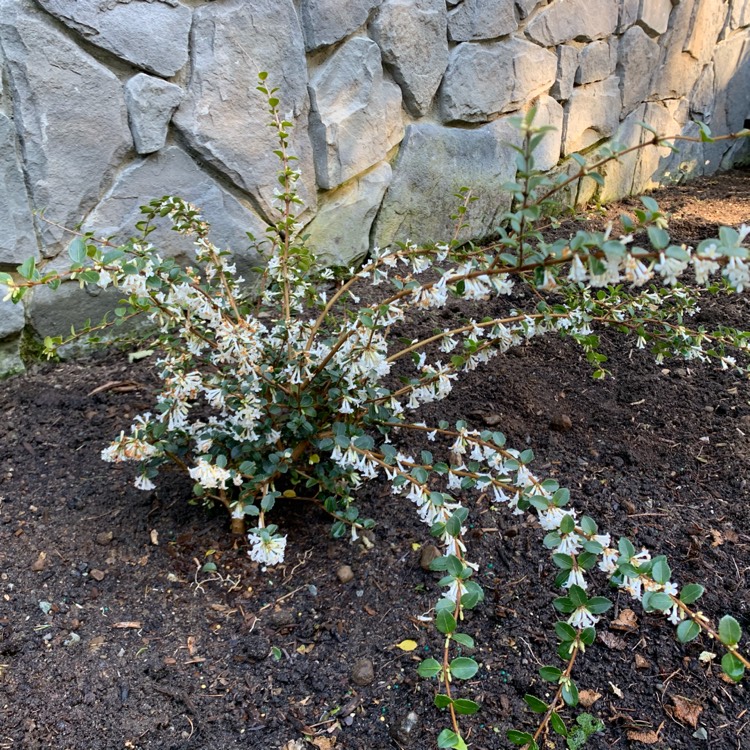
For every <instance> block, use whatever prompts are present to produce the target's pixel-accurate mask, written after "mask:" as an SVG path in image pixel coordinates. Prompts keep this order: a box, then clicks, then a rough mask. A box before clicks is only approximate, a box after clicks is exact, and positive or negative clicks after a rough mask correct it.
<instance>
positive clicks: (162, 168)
mask: <svg viewBox="0 0 750 750" xmlns="http://www.w3.org/2000/svg"><path fill="white" fill-rule="evenodd" d="M167 194H169V195H177V196H179V197H181V198H184V199H185V200H188V201H190V202H191V203H193V204H195V205H196V206H198V207H199V208H200V210H201V213H202V215H203V217H204V218H205V219H206V221H208V223H209V224H210V225H211V235H210V237H211V240H212V242H213V243H214V244H215V245H217V246H218V247H221V248H225V249H230V250H232V251H233V252H234V253H235V255H236V256H237V257H238V260H239V261H240V265H243V263H242V261H243V260H244V265H245V266H248V265H252V264H253V263H254V262H255V261H256V259H257V256H256V254H255V252H249V251H248V246H249V244H250V242H249V240H248V238H247V236H246V234H245V233H246V232H251V233H252V234H253V235H254V236H255V237H256V238H258V239H262V238H263V236H264V232H265V227H266V225H265V224H264V223H263V222H262V221H261V220H260V219H259V218H258V216H257V215H255V214H254V213H253V212H252V211H250V210H249V209H248V208H247V207H245V206H243V205H242V204H241V203H240V202H239V201H238V200H237V199H236V198H234V196H232V195H231V194H230V193H229V192H228V191H227V190H226V188H224V187H222V186H221V185H220V184H219V183H218V182H217V181H216V180H214V179H213V178H212V177H210V176H209V175H207V174H206V173H205V172H203V171H201V170H200V169H199V168H198V167H197V166H196V164H195V162H194V161H193V160H192V159H190V157H189V156H188V155H187V154H186V153H185V152H184V151H183V150H182V149H181V148H180V147H179V146H169V147H168V148H165V149H164V150H162V151H160V152H159V153H158V154H153V155H151V156H149V157H147V158H145V159H140V160H139V161H137V162H135V163H134V164H133V165H132V166H130V167H127V168H126V169H125V170H123V171H122V172H121V173H120V175H119V176H118V178H117V181H116V182H115V184H114V185H113V186H112V189H111V190H110V191H109V192H108V193H107V194H106V195H105V196H104V198H103V199H102V201H101V202H100V203H99V205H98V206H97V207H96V208H95V209H94V211H92V213H91V215H90V216H89V217H88V220H87V222H86V227H87V228H90V229H91V230H92V231H96V233H97V235H104V236H109V235H113V236H114V237H115V238H116V239H117V240H125V239H127V238H128V237H130V236H132V234H133V233H134V226H135V222H136V221H139V219H140V217H141V214H140V211H139V209H138V207H139V206H141V205H143V204H144V203H148V202H149V201H150V200H153V199H154V198H160V197H161V196H163V195H167ZM149 240H150V241H151V242H152V243H153V244H154V245H156V246H157V247H159V248H160V249H163V250H164V251H165V252H167V253H169V254H170V255H183V256H186V257H192V254H193V251H192V243H191V240H190V238H189V237H185V236H183V235H180V234H177V233H176V232H173V231H171V229H170V224H169V222H168V221H164V222H162V223H160V224H159V226H158V228H157V229H156V230H155V231H154V232H153V233H152V234H151V235H150V236H149ZM241 270H245V269H241Z"/></svg>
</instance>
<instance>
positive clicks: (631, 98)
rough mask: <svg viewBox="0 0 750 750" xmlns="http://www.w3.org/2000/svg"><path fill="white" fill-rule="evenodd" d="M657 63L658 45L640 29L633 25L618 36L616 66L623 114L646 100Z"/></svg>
mask: <svg viewBox="0 0 750 750" xmlns="http://www.w3.org/2000/svg"><path fill="white" fill-rule="evenodd" d="M658 60H659V45H658V44H657V42H656V41H654V40H653V39H651V37H649V35H648V34H646V32H645V31H644V30H643V29H642V28H641V27H640V26H633V27H631V28H630V29H628V30H627V31H626V32H625V33H624V34H623V35H622V38H621V40H620V50H619V65H620V70H621V74H620V75H621V78H620V80H621V85H622V111H623V114H627V113H628V112H630V111H631V110H632V109H633V107H636V106H637V105H638V104H640V103H641V102H642V101H645V99H647V98H648V96H649V94H650V93H651V79H652V77H653V75H654V70H655V68H656V64H657V61H658Z"/></svg>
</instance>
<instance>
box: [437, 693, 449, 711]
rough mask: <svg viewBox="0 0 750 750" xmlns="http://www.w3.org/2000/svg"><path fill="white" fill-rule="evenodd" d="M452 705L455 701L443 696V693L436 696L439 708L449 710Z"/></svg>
mask: <svg viewBox="0 0 750 750" xmlns="http://www.w3.org/2000/svg"><path fill="white" fill-rule="evenodd" d="M452 703H453V701H452V700H451V699H450V698H449V697H448V696H447V695H443V693H438V694H437V695H436V696H435V705H436V706H437V707H438V708H448V706H450V705H451V704H452Z"/></svg>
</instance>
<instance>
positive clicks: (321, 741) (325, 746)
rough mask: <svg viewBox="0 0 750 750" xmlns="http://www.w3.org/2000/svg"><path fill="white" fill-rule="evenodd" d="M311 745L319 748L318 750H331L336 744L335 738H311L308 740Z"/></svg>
mask: <svg viewBox="0 0 750 750" xmlns="http://www.w3.org/2000/svg"><path fill="white" fill-rule="evenodd" d="M309 742H310V744H311V745H314V746H315V747H317V748H319V750H331V748H332V747H333V746H334V745H335V744H336V738H335V737H312V738H311V739H310V740H309Z"/></svg>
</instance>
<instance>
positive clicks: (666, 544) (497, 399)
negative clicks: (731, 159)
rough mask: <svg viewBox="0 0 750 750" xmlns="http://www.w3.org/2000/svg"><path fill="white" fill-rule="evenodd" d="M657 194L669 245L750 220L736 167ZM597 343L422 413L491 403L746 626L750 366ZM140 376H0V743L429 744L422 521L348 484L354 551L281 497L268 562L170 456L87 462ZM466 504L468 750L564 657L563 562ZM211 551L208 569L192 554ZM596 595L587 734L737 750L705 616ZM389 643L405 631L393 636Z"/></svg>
mask: <svg viewBox="0 0 750 750" xmlns="http://www.w3.org/2000/svg"><path fill="white" fill-rule="evenodd" d="M657 197H658V198H659V200H660V201H661V202H662V205H663V206H664V207H666V208H667V209H668V210H669V211H670V212H671V213H672V214H673V222H672V226H673V230H674V231H673V235H674V238H675V239H677V240H678V241H684V242H688V243H693V244H694V243H696V242H697V241H698V240H700V239H701V238H702V237H704V236H708V235H710V234H712V233H714V232H715V231H716V225H717V224H718V223H722V222H723V223H729V224H733V225H738V224H739V223H741V222H742V221H750V174H748V173H746V172H733V173H730V174H728V175H724V176H720V177H713V178H710V179H703V180H700V181H698V182H695V183H692V184H690V185H688V186H678V187H676V188H672V189H670V190H668V191H662V192H661V193H660V194H659V195H658V196H657ZM632 205H634V204H633V202H627V203H626V204H625V208H629V207H632ZM610 213H612V212H610ZM612 215H615V214H612ZM602 220H603V217H602V216H601V214H600V213H592V214H591V216H590V217H589V219H584V220H582V222H583V225H584V226H587V225H589V224H590V225H599V226H600V225H601V222H602ZM699 320H700V321H701V322H704V323H706V324H708V325H710V324H712V323H715V322H717V321H719V320H726V321H727V322H729V323H730V324H732V325H735V326H737V327H742V328H746V329H750V300H748V299H747V298H746V297H745V296H744V295H739V296H721V297H716V298H709V297H708V296H706V298H705V300H704V301H703V302H702V311H701V312H700V314H699ZM604 351H605V352H606V354H607V355H608V356H609V362H608V363H607V367H608V369H609V370H610V371H611V373H612V376H611V377H609V378H608V379H607V380H605V381H604V382H594V381H593V380H592V379H591V373H590V368H589V366H588V365H587V364H586V362H585V359H584V357H583V355H582V353H581V351H580V350H579V349H578V348H577V347H576V346H575V345H573V344H572V343H570V342H565V341H562V342H561V341H560V340H558V339H553V338H546V339H539V340H535V341H534V342H532V343H530V344H529V345H527V346H524V347H522V348H519V349H517V350H515V351H514V352H513V353H512V354H511V355H510V356H506V357H502V358H498V359H495V360H493V361H492V362H491V363H490V364H489V365H488V366H486V367H485V368H484V369H480V370H477V371H476V372H474V373H472V374H471V375H470V376H469V377H466V378H464V379H463V380H462V381H461V383H460V385H459V386H458V387H457V388H456V390H455V391H454V393H453V397H452V398H451V399H449V400H448V401H446V402H443V403H441V404H440V405H439V410H435V411H434V412H433V413H432V415H430V414H429V413H427V414H426V415H425V416H426V418H427V419H428V420H429V418H430V416H435V417H436V418H437V419H440V418H444V419H448V420H450V421H455V420H456V419H460V418H463V419H465V420H467V421H468V422H469V425H470V426H471V427H476V428H482V427H484V425H485V424H487V423H488V422H489V423H492V422H495V421H497V422H499V429H502V430H503V431H504V432H505V433H506V435H507V437H508V444H509V445H511V446H515V447H519V448H526V447H529V446H530V447H533V448H534V450H535V453H536V456H537V458H536V460H535V462H534V464H533V467H534V468H535V471H536V473H537V474H538V475H542V476H552V477H555V478H557V479H558V480H559V481H560V482H561V483H562V484H563V485H564V486H568V487H570V488H571V491H572V494H573V500H574V503H575V505H576V507H578V508H579V509H581V510H582V511H585V512H586V513H587V514H590V515H591V516H593V517H594V518H596V519H597V520H598V521H599V522H600V528H601V529H604V530H608V531H611V532H612V533H613V534H614V535H615V536H616V537H617V536H619V535H628V536H629V537H630V538H632V539H633V540H635V541H636V543H637V544H643V545H647V546H648V547H649V548H650V549H651V550H652V551H654V553H664V554H666V555H668V557H669V559H670V562H671V564H672V568H673V570H674V571H675V573H674V578H675V580H677V581H678V582H679V583H686V582H690V581H699V582H702V583H704V584H705V585H706V587H707V591H706V594H705V596H704V598H703V599H702V600H701V606H702V609H703V611H704V612H705V613H706V614H707V615H709V616H710V617H711V618H713V619H714V620H716V619H718V618H719V617H720V616H721V615H723V614H724V613H726V612H731V613H732V614H734V616H735V617H736V618H737V619H738V620H739V621H740V623H741V624H742V625H743V627H744V628H745V630H750V600H749V599H748V593H749V585H750V579H749V574H750V502H749V500H750V383H749V382H748V380H747V379H746V378H743V377H740V376H738V375H737V374H735V373H733V372H729V371H722V370H721V369H719V368H718V367H710V366H706V365H700V364H694V363H685V362H682V361H668V362H663V363H661V364H656V363H655V362H654V361H653V358H651V357H649V355H648V353H647V352H644V351H640V350H638V349H635V348H634V347H633V342H632V341H628V340H625V339H622V338H617V337H615V336H613V335H609V334H606V335H605V344H604ZM157 386H158V383H157V380H156V378H155V376H154V374H153V372H152V371H151V361H150V360H149V359H146V360H143V361H140V362H137V363H133V364H129V363H128V359H127V356H126V354H125V353H120V352H117V351H111V352H108V353H105V354H103V355H102V354H100V355H97V356H95V357H92V358H90V359H86V360H80V361H77V362H70V363H66V364H63V365H55V366H50V365H44V366H38V367H33V368H31V369H30V371H29V372H28V373H27V374H25V375H22V376H19V377H16V378H14V379H11V380H9V381H7V382H4V383H2V384H0V408H2V413H3V416H4V418H3V420H2V423H0V748H24V749H26V748H28V749H29V750H31V749H32V748H55V749H59V750H104V749H107V750H114V749H115V748H144V749H145V748H174V749H175V750H176V749H177V748H185V749H189V748H196V749H198V748H200V749H201V750H204V749H208V748H216V749H219V748H231V747H242V748H264V749H265V750H280V749H281V748H285V749H287V750H291V749H292V748H295V749H296V748H303V747H304V748H308V747H309V748H316V747H317V748H320V749H322V750H330V749H331V748H345V749H347V750H371V749H374V750H381V749H382V750H385V749H386V748H396V747H411V748H415V749H417V750H429V749H430V748H434V747H435V737H436V735H437V733H438V731H439V730H440V729H441V728H442V727H444V726H447V718H446V717H445V716H441V714H440V712H439V711H438V710H437V709H436V708H435V707H434V706H433V696H434V688H435V683H434V681H433V682H430V681H425V680H422V679H419V678H418V677H417V676H416V666H417V664H418V662H419V660H420V659H422V658H424V657H425V656H427V655H432V654H436V653H437V652H439V651H440V648H441V642H440V638H439V637H438V634H437V633H436V631H435V630H434V629H433V628H432V627H431V626H430V625H425V624H424V623H423V622H421V621H420V620H419V619H417V618H418V617H419V615H421V614H423V613H425V612H426V611H428V610H429V609H430V607H431V606H432V604H433V603H434V601H435V599H436V595H437V591H438V589H437V586H436V580H437V576H436V575H435V574H433V573H429V572H425V571H424V570H422V568H421V567H420V554H421V552H420V550H421V547H422V546H423V545H425V544H429V541H430V540H429V535H428V533H427V529H426V527H424V526H423V525H422V524H420V523H419V522H418V520H417V519H416V518H415V514H414V512H413V508H412V506H411V504H410V503H408V502H406V501H404V500H401V499H398V498H393V497H392V496H391V495H390V494H389V492H388V490H387V489H386V488H384V487H383V486H382V485H377V484H375V485H372V486H369V487H365V488H363V491H362V493H361V498H360V499H361V508H362V511H363V513H364V514H366V515H371V516H374V517H375V518H376V519H377V520H378V525H377V527H376V529H375V531H374V534H373V541H374V542H375V545H374V547H373V548H372V549H365V548H364V547H363V546H362V545H361V543H354V544H351V543H350V542H349V541H348V540H342V541H334V540H332V539H330V537H329V536H328V533H329V522H328V519H327V518H326V517H325V516H324V515H323V514H321V513H320V512H319V511H317V510H316V509H315V508H314V507H312V506H309V505H303V504H296V503H289V504H288V505H286V506H284V507H283V508H282V510H281V511H280V512H279V513H278V514H277V516H276V519H275V520H276V521H277V522H278V523H279V525H280V526H281V527H282V529H283V530H284V531H285V532H286V533H288V536H289V539H288V547H287V561H286V564H285V565H284V566H283V567H280V568H278V569H272V570H264V569H262V568H260V567H259V566H258V565H257V564H256V563H253V562H252V561H250V559H249V558H248V556H247V550H246V547H245V545H244V544H243V542H242V540H235V539H233V538H232V537H231V536H230V534H229V532H228V526H227V523H226V520H225V518H224V517H222V516H221V515H219V514H211V513H208V512H206V511H205V510H204V509H203V508H201V507H200V506H198V505H191V504H189V502H188V501H189V500H190V496H191V490H190V483H189V482H188V481H186V480H185V478H184V477H182V476H181V475H179V474H177V473H174V474H169V473H165V474H163V475H162V476H161V477H160V479H159V480H158V481H159V484H158V489H157V490H155V491H153V492H151V493H144V492H141V491H139V490H136V489H134V488H133V486H132V480H133V467H132V466H128V465H112V464H105V463H102V462H101V460H100V458H99V453H100V451H101V450H102V448H103V447H105V446H106V445H107V443H108V440H109V439H111V438H112V437H113V436H114V435H115V434H117V433H118V432H119V431H120V430H121V429H127V427H128V426H129V424H130V418H131V417H133V416H135V415H136V414H137V413H139V412H141V411H144V410H148V409H149V408H151V406H152V403H153V393H154V392H155V390H156V388H157ZM496 429H497V428H496ZM467 502H469V504H470V507H471V508H472V513H471V516H470V523H471V530H470V533H469V535H468V538H469V558H470V559H472V560H476V561H477V562H479V563H480V565H481V568H480V572H479V574H478V580H479V581H480V582H481V584H482V585H483V586H484V588H485V591H486V593H487V600H486V602H485V603H484V605H482V606H480V607H479V608H478V609H477V610H475V611H474V612H473V613H471V614H470V615H469V617H468V619H467V621H466V622H465V624H464V626H463V628H462V629H463V630H464V631H465V632H468V633H469V634H471V635H472V636H473V637H474V638H475V640H476V643H477V649H476V651H475V653H474V656H475V658H476V659H477V661H478V662H479V663H480V670H479V672H478V674H477V676H476V678H474V679H473V680H471V681H470V682H469V683H468V684H466V683H462V684H460V686H458V689H459V690H460V694H461V695H462V696H464V697H467V698H471V699H473V700H476V701H478V702H480V703H481V704H482V708H481V711H480V712H479V713H478V714H477V715H476V716H475V717H472V718H468V719H466V720H465V721H464V722H463V725H464V727H465V728H466V730H467V732H468V739H469V742H470V745H471V747H472V748H475V750H482V749H490V748H504V747H508V746H509V743H508V742H507V740H506V739H505V733H506V731H507V730H508V729H509V728H511V727H516V728H519V729H525V730H530V731H533V729H534V726H535V725H534V723H533V721H534V715H533V714H531V713H530V712H529V711H528V709H527V708H526V706H525V704H524V702H523V696H524V694H525V693H529V692H530V693H533V694H536V695H538V696H540V697H542V698H544V697H547V696H548V695H549V686H548V684H547V683H542V682H541V681H540V679H539V677H538V671H537V670H538V668H539V666H541V665H542V664H558V665H559V664H561V662H560V661H559V659H558V658H557V656H556V655H555V648H556V640H555V638H554V634H552V633H551V631H552V626H553V623H554V622H555V620H556V617H555V611H554V609H553V607H552V601H553V599H554V598H555V596H556V590H555V589H554V586H553V579H554V577H555V569H554V568H553V566H552V564H551V562H550V559H549V556H548V553H547V552H546V551H545V550H544V549H543V547H542V545H541V539H542V536H543V532H542V531H541V530H540V529H539V527H538V524H536V523H534V521H533V519H531V517H528V516H512V515H507V514H505V513H504V511H502V510H497V509H495V508H493V507H491V506H490V504H489V503H488V502H487V501H486V500H480V501H478V502H477V501H473V500H472V501H468V500H467ZM206 562H213V563H214V564H215V566H216V572H211V571H210V570H208V571H204V572H201V569H202V567H203V566H204V564H205V563H206ZM342 565H348V566H350V567H351V570H352V573H353V578H352V580H350V581H349V582H347V583H342V582H341V581H340V580H339V577H338V576H337V571H338V570H339V568H340V566H342ZM209 567H210V566H209ZM605 593H606V590H605ZM612 598H613V600H614V602H615V607H614V609H613V610H612V611H610V612H609V613H607V615H606V616H605V618H604V620H603V622H602V624H601V626H600V628H599V632H600V637H599V639H598V640H597V642H596V643H595V644H594V646H592V647H591V648H590V649H588V650H587V652H586V653H585V654H584V655H583V656H582V657H581V658H580V659H579V660H578V661H577V663H576V666H575V671H574V676H575V677H576V679H577V681H578V684H579V687H580V688H581V689H585V690H586V691H588V692H587V693H586V694H585V696H586V697H587V698H588V699H589V701H590V700H591V699H593V698H596V695H597V694H598V698H597V699H596V700H595V701H594V702H593V703H591V705H590V706H589V707H588V708H587V709H585V710H587V711H588V712H590V713H592V714H594V715H595V716H598V717H599V718H601V719H602V721H603V722H604V724H605V730H604V732H603V733H601V734H599V735H597V736H595V737H593V738H592V739H591V740H590V741H589V743H588V744H587V746H586V747H587V748H591V749H592V750H594V749H595V748H613V747H616V748H623V750H624V749H625V748H629V747H637V748H642V747H653V748H656V749H659V750H667V749H669V750H678V749H687V748H702V747H707V748H712V749H713V750H723V749H724V748H726V749H729V748H750V710H749V709H750V695H749V692H750V691H749V690H748V688H747V687H746V686H743V685H741V684H740V685H733V684H728V683H727V682H726V681H724V680H723V679H722V677H721V669H720V667H719V666H718V664H717V663H716V662H718V661H719V660H720V658H721V653H720V649H718V648H717V647H716V645H715V644H714V643H712V642H711V641H709V640H708V639H707V638H705V637H700V638H698V639H697V640H696V641H694V642H692V643H691V644H689V645H685V646H683V645H680V644H678V643H677V642H676V640H675V637H674V629H673V627H672V626H671V625H670V624H669V623H668V622H667V621H666V620H665V618H664V617H662V616H658V615H644V614H643V613H642V611H641V610H640V609H639V608H638V607H637V606H633V610H634V611H635V614H636V618H637V619H636V622H635V624H634V626H633V628H632V629H631V630H622V629H620V630H618V629H613V628H612V627H610V623H611V621H612V620H613V619H614V618H616V617H617V616H618V614H621V613H622V612H623V610H625V609H626V608H628V607H631V605H632V602H631V601H629V600H628V599H627V597H626V596H625V595H618V594H617V593H616V592H615V593H613V594H612ZM404 639H411V640H414V641H415V642H416V643H417V650H416V651H413V652H405V651H402V650H401V649H399V648H398V647H397V645H396V644H398V643H400V642H401V641H402V640H404ZM703 652H709V653H716V654H717V659H716V661H711V660H708V661H705V660H701V659H700V658H699V657H700V656H701V654H702V653H703ZM704 659H705V656H704ZM363 660H369V662H371V663H372V666H373V674H372V675H371V676H370V677H369V678H368V675H367V674H366V672H367V670H366V669H365V667H366V666H367V665H366V664H365V663H364V662H363ZM359 683H367V684H359ZM589 701H587V702H589ZM580 710H583V709H581V708H579V709H576V710H575V711H571V710H567V711H566V712H565V715H566V717H567V718H573V717H574V716H575V715H576V713H577V712H579V711H580ZM410 712H414V713H415V714H416V716H417V721H416V724H415V725H414V727H413V728H412V729H411V731H410V732H407V731H406V729H407V728H408V727H407V726H404V725H403V723H404V719H405V717H406V716H407V714H409V713H410ZM407 724H408V722H407ZM399 728H400V730H399ZM397 730H399V731H397ZM696 733H697V734H696ZM394 735H395V736H396V739H394ZM703 738H705V739H703ZM296 741H298V742H296ZM295 742H296V744H295ZM556 742H557V744H556V745H548V747H563V746H564V741H562V740H559V739H557V740H556Z"/></svg>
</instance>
